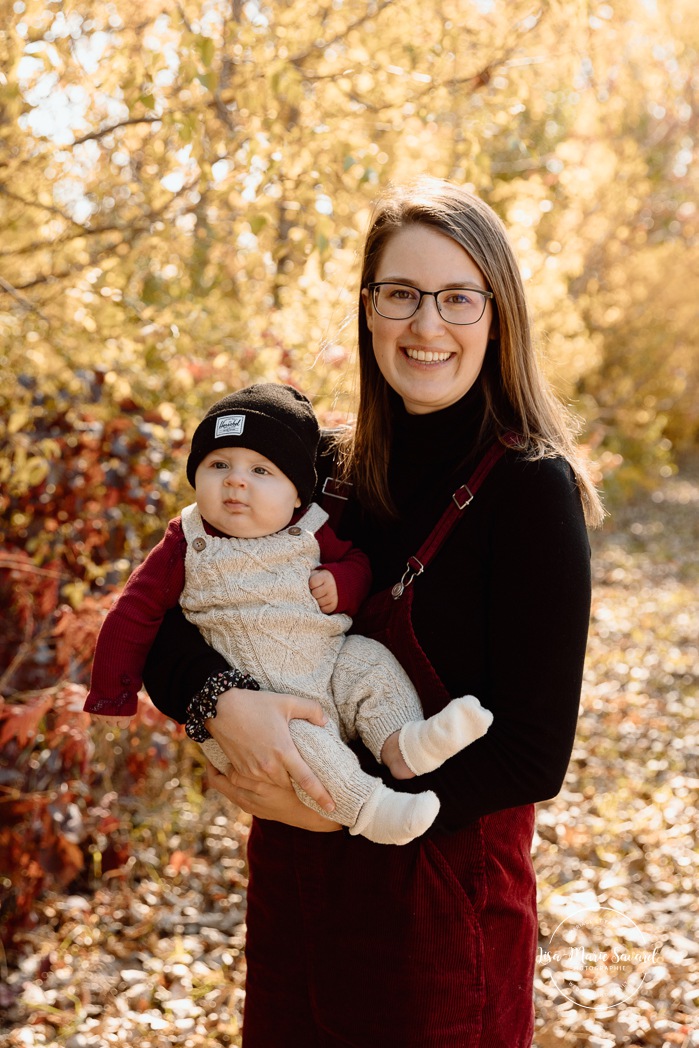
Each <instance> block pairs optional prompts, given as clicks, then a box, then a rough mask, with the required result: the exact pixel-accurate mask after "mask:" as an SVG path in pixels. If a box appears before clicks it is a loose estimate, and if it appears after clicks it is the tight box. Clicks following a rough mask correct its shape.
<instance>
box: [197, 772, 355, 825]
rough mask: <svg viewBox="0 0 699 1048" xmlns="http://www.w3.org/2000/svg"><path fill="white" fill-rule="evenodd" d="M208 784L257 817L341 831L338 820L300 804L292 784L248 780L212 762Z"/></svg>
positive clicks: (208, 773)
mask: <svg viewBox="0 0 699 1048" xmlns="http://www.w3.org/2000/svg"><path fill="white" fill-rule="evenodd" d="M207 779H208V784H209V786H211V787H212V788H213V789H214V790H218V792H219V793H222V794H223V795H224V797H227V798H228V800H229V801H233V803H234V804H237V805H238V807H239V808H242V809H243V811H246V812H248V813H249V814H250V815H254V816H256V817H257V818H258V819H271V820H273V821H274V822H283V823H286V825H287V826H297V827H298V828H299V829H302V830H315V831H317V832H320V833H330V832H332V831H334V830H341V829H342V827H341V826H340V824H339V823H338V822H333V821H332V820H331V819H326V818H325V816H323V815H319V814H318V813H317V812H315V811H311V809H310V808H307V807H306V805H305V804H302V803H301V801H300V800H299V799H298V797H297V796H296V794H295V793H294V789H293V787H292V786H274V785H272V783H269V782H263V781H261V780H260V779H251V778H248V777H247V776H245V775H239V774H238V773H237V772H236V771H233V770H231V771H230V772H229V773H228V775H223V774H222V773H221V772H219V771H216V769H215V768H214V766H213V764H209V766H208V769H207Z"/></svg>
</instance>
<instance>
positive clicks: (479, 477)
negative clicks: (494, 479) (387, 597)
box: [391, 441, 507, 600]
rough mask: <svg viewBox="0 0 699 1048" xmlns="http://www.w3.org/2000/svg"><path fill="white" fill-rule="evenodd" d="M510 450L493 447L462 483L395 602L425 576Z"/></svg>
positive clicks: (412, 563) (411, 562)
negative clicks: (462, 515)
mask: <svg viewBox="0 0 699 1048" xmlns="http://www.w3.org/2000/svg"><path fill="white" fill-rule="evenodd" d="M506 451H507V446H506V445H505V444H501V443H500V442H499V441H498V442H497V443H495V444H491V446H490V447H489V448H488V450H487V451H486V453H485V455H484V456H483V458H482V459H481V461H480V462H479V463H478V465H477V466H476V468H475V470H474V471H473V473H472V475H471V477H470V478H469V481H468V483H467V484H462V485H461V487H460V488H457V489H456V491H455V492H454V494H453V495H452V497H451V502H450V503H449V506H448V507H447V509H446V510H445V512H444V513H443V514H442V516H441V517H440V518H439V520H438V521H437V523H436V525H435V526H434V528H433V529H432V531H431V532H430V534H429V535H428V536H427V538H426V539H425V541H424V542H423V544H422V546H420V549H419V550H418V551H417V553H416V554H414V556H412V557H409V558H408V566H407V567H406V569H405V571H404V572H403V577H402V578H401V580H400V582H397V583H396V584H395V586H393V588H392V589H391V595H392V596H393V598H394V599H395V600H398V598H399V597H401V596H402V595H403V592H404V590H405V587H406V586H409V585H410V583H411V582H412V581H413V579H414V578H416V577H417V576H418V575H422V573H423V571H424V570H425V568H426V567H427V565H428V564H429V563H430V561H431V560H432V559H433V557H434V556H435V555H436V554H437V552H438V551H439V549H440V548H441V546H442V544H443V543H444V541H445V540H446V538H447V536H448V535H449V534H450V532H451V530H452V528H454V526H455V525H456V524H457V523H458V521H459V520H460V519H461V513H462V510H464V509H465V508H466V506H470V504H471V503H472V502H473V499H474V496H475V495H476V492H477V491H478V489H479V488H480V486H481V484H482V483H483V481H484V480H485V478H486V477H487V476H488V474H489V473H490V471H491V469H492V468H493V466H494V465H495V464H496V463H497V462H499V461H500V459H501V458H502V456H503V455H504V454H505V452H506Z"/></svg>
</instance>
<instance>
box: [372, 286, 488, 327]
mask: <svg viewBox="0 0 699 1048" xmlns="http://www.w3.org/2000/svg"><path fill="white" fill-rule="evenodd" d="M368 287H369V291H370V292H371V301H372V302H373V304H374V309H375V310H376V312H377V313H378V314H379V316H380V317H385V318H386V320H409V319H410V317H412V316H415V314H416V313H417V311H418V309H419V308H420V305H421V303H422V300H423V298H424V297H425V295H431V296H432V298H433V299H434V300H435V303H436V304H437V310H438V312H439V315H440V317H441V318H442V320H446V322H447V324H477V323H478V321H479V320H480V319H481V317H482V316H483V314H484V313H485V306H486V302H487V301H488V299H489V298H494V297H495V296H494V295H493V292H492V291H481V290H480V288H476V287H447V288H443V289H442V290H441V291H421V290H420V288H419V287H413V286H412V285H411V284H393V283H391V282H390V281H388V280H379V281H376V282H374V283H371V284H369V285H368Z"/></svg>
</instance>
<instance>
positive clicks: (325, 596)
mask: <svg viewBox="0 0 699 1048" xmlns="http://www.w3.org/2000/svg"><path fill="white" fill-rule="evenodd" d="M308 585H309V586H310V589H311V593H312V594H313V596H314V597H315V599H316V600H317V602H318V607H319V608H320V610H321V611H322V612H323V614H324V615H332V613H333V612H334V611H335V609H336V607H337V583H336V582H335V578H334V576H333V573H332V572H331V571H328V570H327V568H318V569H317V570H316V571H312V572H311V577H310V579H309V580H308Z"/></svg>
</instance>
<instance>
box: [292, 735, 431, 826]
mask: <svg viewBox="0 0 699 1048" xmlns="http://www.w3.org/2000/svg"><path fill="white" fill-rule="evenodd" d="M289 730H290V732H291V737H292V738H293V740H294V742H295V743H296V746H297V747H298V750H299V752H300V754H301V756H302V757H303V759H304V760H305V761H306V763H307V764H308V766H309V767H310V768H311V769H312V770H313V771H314V772H315V774H316V775H317V776H318V778H319V779H320V781H321V782H322V783H323V785H324V786H325V788H326V789H327V790H328V792H329V793H330V796H331V797H332V799H333V800H334V801H335V810H334V811H333V812H331V813H330V814H328V812H326V811H323V810H322V809H321V808H319V807H318V805H317V804H316V803H315V801H314V800H313V799H312V798H311V797H309V796H308V794H307V793H304V792H303V790H301V789H300V788H299V787H297V786H296V784H295V783H294V789H295V790H296V793H297V794H298V796H299V798H300V799H301V800H302V801H303V803H304V804H305V805H306V806H307V807H309V808H312V809H313V810H314V811H317V812H319V813H320V814H321V815H324V816H325V818H326V819H332V820H333V821H335V822H339V823H342V825H343V826H348V827H349V828H350V832H351V833H352V834H361V835H362V836H364V837H367V838H368V839H369V840H370V841H374V842H375V843H376V844H407V843H408V841H411V840H413V839H414V838H415V837H419V836H420V835H421V834H423V833H424V832H425V830H427V829H429V827H430V826H431V825H432V823H433V822H434V820H435V818H436V817H437V812H438V811H439V801H438V799H437V796H436V795H435V794H434V793H432V792H431V791H429V790H427V791H425V792H423V793H416V794H411V793H396V792H395V791H394V790H391V789H390V788H389V787H388V786H385V785H384V784H383V782H381V780H380V779H378V778H376V777H374V776H373V775H367V773H366V772H365V771H364V770H363V769H362V767H361V765H360V763H359V761H358V760H357V757H356V755H355V754H354V753H353V752H352V750H351V749H350V748H349V747H348V746H347V745H346V744H345V743H344V742H343V741H342V739H341V738H340V733H339V730H338V728H337V726H336V725H335V724H334V723H333V721H328V723H327V724H326V725H325V726H324V727H319V726H318V725H316V724H311V723H309V721H304V720H292V721H290V723H289Z"/></svg>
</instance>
